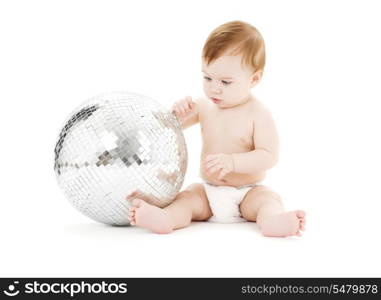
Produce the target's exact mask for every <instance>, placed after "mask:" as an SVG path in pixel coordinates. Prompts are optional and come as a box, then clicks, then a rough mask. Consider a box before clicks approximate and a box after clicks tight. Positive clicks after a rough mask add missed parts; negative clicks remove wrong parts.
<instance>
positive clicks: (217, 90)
mask: <svg viewBox="0 0 381 300" xmlns="http://www.w3.org/2000/svg"><path fill="white" fill-rule="evenodd" d="M211 91H212V93H213V94H221V89H219V88H212V89H211Z"/></svg>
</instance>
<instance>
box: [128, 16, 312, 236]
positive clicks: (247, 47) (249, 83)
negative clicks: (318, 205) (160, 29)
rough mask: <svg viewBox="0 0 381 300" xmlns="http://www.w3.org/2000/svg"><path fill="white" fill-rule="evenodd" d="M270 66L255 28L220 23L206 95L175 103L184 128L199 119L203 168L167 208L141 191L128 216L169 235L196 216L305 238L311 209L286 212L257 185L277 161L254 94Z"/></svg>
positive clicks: (208, 49) (270, 124)
mask: <svg viewBox="0 0 381 300" xmlns="http://www.w3.org/2000/svg"><path fill="white" fill-rule="evenodd" d="M264 66H265V46H264V41H263V38H262V36H261V34H260V33H259V32H258V30H257V29H256V28H255V27H253V26H252V25H250V24H248V23H245V22H241V21H234V22H229V23H226V24H223V25H221V26H219V27H218V28H216V29H215V30H214V31H213V32H212V33H211V34H210V35H209V37H208V39H207V41H206V43H205V45H204V48H203V53H202V72H203V75H204V92H205V97H203V98H201V99H197V100H194V101H193V100H192V98H191V97H186V98H185V99H183V100H180V101H178V102H176V103H175V104H174V105H173V108H172V110H173V112H174V113H175V114H176V116H177V117H178V119H179V121H180V123H181V126H182V128H183V129H185V128H188V127H190V126H192V125H194V124H196V123H199V124H200V127H201V135H202V144H203V145H202V151H201V167H200V173H201V177H202V179H203V183H194V184H192V185H190V186H189V187H187V188H186V189H185V190H184V191H182V192H181V193H179V194H178V195H177V196H176V198H175V200H174V201H173V202H172V203H171V204H170V205H168V206H167V207H165V208H159V207H156V206H153V205H150V204H148V203H147V202H146V201H145V200H144V199H141V198H142V197H139V195H137V194H131V195H129V196H128V197H127V199H128V200H129V201H131V203H132V206H131V208H130V213H129V220H130V223H131V225H137V226H141V227H144V228H147V229H149V230H152V231H153V232H156V233H170V232H172V231H173V230H175V229H179V228H183V227H186V226H188V225H189V224H190V223H191V222H192V221H204V220H209V221H214V222H224V223H230V222H240V221H245V220H247V221H253V222H256V223H257V224H258V227H259V229H260V231H261V233H262V234H263V235H264V236H272V237H286V236H293V235H297V236H300V235H301V233H300V230H304V228H305V212H304V211H302V210H295V211H289V212H286V211H285V210H284V207H283V204H282V200H281V198H280V196H279V195H278V194H277V193H275V192H274V191H272V190H271V189H269V188H268V187H266V186H264V185H260V184H259V183H260V182H261V181H262V180H263V179H264V178H265V174H266V171H267V170H269V169H270V168H272V167H273V166H274V165H275V164H276V163H277V160H278V152H279V140H278V134H277V130H276V127H275V124H274V121H273V119H272V116H271V113H270V112H269V110H268V109H267V108H266V107H265V105H263V103H261V102H260V101H259V100H258V99H257V98H256V97H254V96H253V95H252V93H251V89H252V88H253V87H254V86H255V85H256V84H258V82H259V81H260V79H261V77H262V74H263V70H264Z"/></svg>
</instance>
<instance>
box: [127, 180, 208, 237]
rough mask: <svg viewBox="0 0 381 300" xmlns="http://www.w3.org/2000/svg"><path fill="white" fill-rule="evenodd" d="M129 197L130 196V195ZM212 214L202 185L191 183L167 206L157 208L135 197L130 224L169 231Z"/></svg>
mask: <svg viewBox="0 0 381 300" xmlns="http://www.w3.org/2000/svg"><path fill="white" fill-rule="evenodd" d="M130 198H131V197H130ZM211 216H212V211H211V209H210V207H209V202H208V200H207V197H206V194H205V191H204V187H203V186H202V185H201V184H197V183H195V184H192V185H191V186H189V187H188V188H187V189H185V190H184V191H182V192H181V193H179V194H178V195H177V196H176V199H175V200H174V201H173V202H172V203H171V204H170V205H168V206H167V207H165V208H163V209H162V208H159V207H156V206H153V205H150V204H148V203H147V202H146V201H144V200H143V199H140V198H139V197H138V198H135V199H134V200H133V201H132V207H131V208H130V222H131V225H137V226H141V227H144V228H147V229H150V230H152V231H153V232H156V233H170V232H172V231H173V230H174V229H179V228H183V227H186V226H188V225H189V224H190V223H191V221H192V220H195V221H203V220H207V219H209V218H210V217H211Z"/></svg>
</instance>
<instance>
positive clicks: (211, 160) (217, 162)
mask: <svg viewBox="0 0 381 300" xmlns="http://www.w3.org/2000/svg"><path fill="white" fill-rule="evenodd" d="M204 165H205V169H206V173H207V174H208V175H210V174H213V173H214V172H217V171H220V174H219V175H218V180H221V179H222V178H224V176H225V175H227V174H228V173H230V172H233V171H234V161H233V155H231V154H224V153H219V154H209V155H208V156H207V157H206V158H205V160H204Z"/></svg>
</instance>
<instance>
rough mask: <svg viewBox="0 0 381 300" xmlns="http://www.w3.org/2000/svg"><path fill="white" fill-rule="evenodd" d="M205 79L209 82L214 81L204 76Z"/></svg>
mask: <svg viewBox="0 0 381 300" xmlns="http://www.w3.org/2000/svg"><path fill="white" fill-rule="evenodd" d="M204 79H205V80H207V81H211V80H212V78H210V77H206V76H204Z"/></svg>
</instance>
